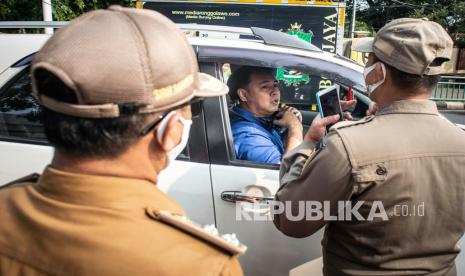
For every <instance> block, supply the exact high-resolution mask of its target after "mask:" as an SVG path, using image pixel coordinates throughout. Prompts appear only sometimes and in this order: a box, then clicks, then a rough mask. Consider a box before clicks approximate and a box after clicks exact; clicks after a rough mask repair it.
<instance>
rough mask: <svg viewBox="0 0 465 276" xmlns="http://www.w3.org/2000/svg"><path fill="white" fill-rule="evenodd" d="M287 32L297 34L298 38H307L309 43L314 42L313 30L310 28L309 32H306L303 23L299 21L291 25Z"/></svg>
mask: <svg viewBox="0 0 465 276" xmlns="http://www.w3.org/2000/svg"><path fill="white" fill-rule="evenodd" d="M287 33H288V34H290V35H294V36H297V37H298V38H300V39H302V40H305V41H307V42H308V43H312V37H313V32H312V31H310V30H308V32H305V31H304V30H303V29H302V24H299V23H297V22H295V23H294V24H291V27H290V28H289V29H287Z"/></svg>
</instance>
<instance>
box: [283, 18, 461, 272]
mask: <svg viewBox="0 0 465 276" xmlns="http://www.w3.org/2000/svg"><path fill="white" fill-rule="evenodd" d="M355 47H356V49H358V50H359V51H362V52H369V53H370V56H369V60H368V63H367V65H366V68H365V72H364V76H365V81H366V83H367V88H368V92H369V93H370V98H371V99H373V100H374V101H375V102H376V104H377V106H378V108H379V109H378V111H377V113H376V114H375V115H371V116H367V117H365V118H364V119H362V120H360V121H356V122H340V123H337V124H336V125H334V126H333V127H332V128H331V129H330V131H329V133H328V135H326V136H325V137H324V138H323V139H322V137H323V136H324V126H325V125H327V124H329V123H333V122H335V121H337V120H338V119H339V118H338V115H336V116H333V117H326V118H323V119H321V118H316V119H315V120H314V122H313V123H312V126H311V127H310V130H309V132H308V133H307V134H306V136H305V139H304V142H303V144H302V145H300V146H299V147H297V148H296V149H295V150H293V152H291V153H289V154H287V155H286V156H285V157H284V159H283V161H282V164H281V172H280V181H281V187H280V189H279V191H278V192H277V195H276V199H277V200H278V201H281V202H286V201H288V202H290V203H291V204H290V205H289V207H291V208H292V212H293V214H294V215H296V213H297V211H298V202H299V201H316V202H320V203H323V202H328V203H329V204H328V208H329V210H326V211H327V212H328V213H329V214H330V215H340V214H341V212H344V211H346V210H347V209H343V208H340V206H338V201H343V202H344V201H348V202H349V203H350V204H351V206H352V207H354V208H355V206H356V204H357V203H359V202H360V203H359V204H360V208H358V209H357V208H355V209H356V210H357V212H358V213H359V214H360V215H361V217H362V219H360V218H357V217H356V216H355V215H354V216H351V220H348V219H342V220H335V221H330V222H329V221H327V220H325V219H324V217H323V218H321V219H315V220H312V219H311V217H310V219H307V218H305V217H304V218H301V219H299V220H293V219H291V218H288V216H286V214H285V213H280V214H277V215H275V217H274V223H275V225H276V226H277V228H278V229H279V230H280V231H282V232H283V233H285V234H286V235H289V236H293V237H306V236H309V235H311V234H313V233H315V232H316V231H317V230H318V229H320V228H321V227H323V226H325V225H326V228H325V236H324V239H323V242H322V245H323V264H324V268H323V272H324V274H325V275H337V276H340V275H456V274H457V273H456V269H455V264H454V260H455V257H456V256H457V254H458V253H459V252H460V249H459V247H458V246H457V242H458V241H459V239H460V237H461V236H462V235H463V233H464V230H465V170H464V168H465V132H464V131H463V130H461V129H459V128H458V127H456V126H455V125H453V124H452V123H451V122H449V121H447V120H446V119H444V118H442V117H440V116H439V114H438V111H437V108H436V105H435V103H434V102H432V101H429V100H428V99H429V97H430V95H431V91H432V89H433V87H434V86H435V85H436V83H437V81H438V79H439V76H438V75H439V74H440V72H441V70H442V64H443V62H444V61H447V60H449V59H450V56H451V51H452V40H451V39H450V37H449V36H448V34H447V33H446V32H445V31H444V29H443V28H442V27H441V26H440V25H439V24H437V23H434V22H431V21H427V20H426V19H408V18H404V19H397V20H393V21H392V22H390V23H389V24H387V25H386V26H384V27H383V28H382V29H381V30H380V31H379V32H378V34H377V35H376V37H375V38H374V39H373V38H367V39H366V40H363V41H361V42H360V44H359V45H356V46H355ZM376 202H381V203H382V205H381V207H380V206H379V205H378V204H376V206H377V207H376V209H375V210H374V213H372V214H376V215H377V216H375V217H374V218H373V219H372V220H368V218H369V214H370V212H371V211H372V207H373V206H375V203H376ZM322 205H323V206H324V204H322ZM404 206H407V207H404ZM323 208H324V207H323ZM339 210H341V211H339ZM351 210H353V209H349V213H351ZM384 211H385V212H384ZM383 213H384V216H383ZM343 214H347V213H343Z"/></svg>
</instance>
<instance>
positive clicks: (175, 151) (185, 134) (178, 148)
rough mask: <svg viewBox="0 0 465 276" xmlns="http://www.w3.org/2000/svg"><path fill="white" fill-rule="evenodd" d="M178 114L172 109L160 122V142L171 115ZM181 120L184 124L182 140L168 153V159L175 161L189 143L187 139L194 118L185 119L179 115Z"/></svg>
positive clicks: (158, 134)
mask: <svg viewBox="0 0 465 276" xmlns="http://www.w3.org/2000/svg"><path fill="white" fill-rule="evenodd" d="M175 114H176V112H175V111H171V112H170V113H168V114H167V115H166V116H165V118H163V120H162V121H161V122H160V126H159V128H158V132H157V139H158V142H159V143H160V144H161V143H162V141H163V135H164V134H165V131H166V126H167V125H168V122H169V120H170V118H171V117H173V116H174V115H175ZM179 121H181V123H182V124H183V130H182V137H181V142H179V144H178V145H177V146H175V147H174V148H172V149H171V150H170V151H169V152H168V153H167V154H168V159H169V160H170V161H173V160H174V159H176V157H178V155H179V154H180V153H181V152H182V150H183V149H184V148H185V147H186V145H187V140H189V131H190V129H191V125H192V120H187V119H184V118H183V117H182V116H181V117H179Z"/></svg>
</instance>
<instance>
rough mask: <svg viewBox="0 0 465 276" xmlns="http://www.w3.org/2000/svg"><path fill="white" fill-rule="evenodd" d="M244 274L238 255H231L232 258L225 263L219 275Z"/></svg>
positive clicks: (234, 275) (232, 275) (236, 275)
mask: <svg viewBox="0 0 465 276" xmlns="http://www.w3.org/2000/svg"><path fill="white" fill-rule="evenodd" d="M241 275H243V273H242V269H241V265H240V264H239V261H238V260H237V258H236V257H231V259H230V260H228V261H227V262H226V263H225V265H224V266H223V269H221V272H220V274H219V276H241Z"/></svg>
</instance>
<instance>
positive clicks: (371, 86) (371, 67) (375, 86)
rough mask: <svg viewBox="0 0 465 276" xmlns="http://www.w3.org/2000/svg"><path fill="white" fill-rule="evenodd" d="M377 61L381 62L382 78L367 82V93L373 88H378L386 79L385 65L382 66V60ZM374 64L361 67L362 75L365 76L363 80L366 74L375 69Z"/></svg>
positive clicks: (371, 91) (373, 89)
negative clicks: (374, 81)
mask: <svg viewBox="0 0 465 276" xmlns="http://www.w3.org/2000/svg"><path fill="white" fill-rule="evenodd" d="M377 63H379V64H381V71H383V79H382V80H380V81H378V82H377V83H373V84H367V91H368V95H370V94H371V93H373V91H375V89H376V88H378V87H379V86H380V85H381V84H383V82H384V81H385V80H386V67H384V64H383V63H382V62H377ZM375 66H376V63H375V64H373V65H371V66H370V67H366V68H365V69H363V77H364V78H365V82H366V78H367V76H368V74H370V72H371V71H373V70H375Z"/></svg>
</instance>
